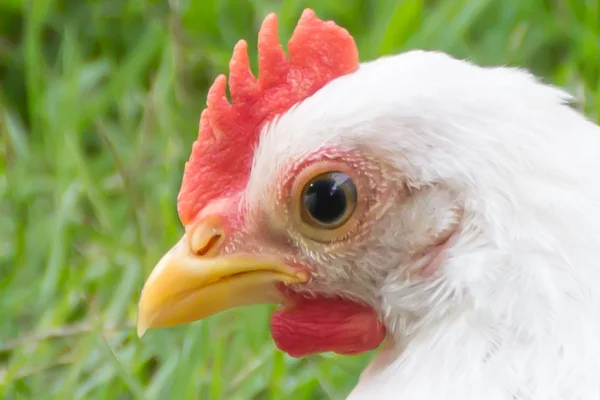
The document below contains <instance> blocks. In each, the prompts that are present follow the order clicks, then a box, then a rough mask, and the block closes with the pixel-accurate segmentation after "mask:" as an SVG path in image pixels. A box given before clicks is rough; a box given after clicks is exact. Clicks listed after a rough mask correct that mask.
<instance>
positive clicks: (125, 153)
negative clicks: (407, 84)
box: [0, 0, 600, 400]
mask: <svg viewBox="0 0 600 400" xmlns="http://www.w3.org/2000/svg"><path fill="white" fill-rule="evenodd" d="M304 7H312V8H314V9H315V10H316V11H317V13H318V15H319V16H320V17H322V18H326V19H335V20H336V21H337V22H338V23H339V24H341V25H343V26H345V27H347V28H348V29H349V30H350V31H351V33H352V34H353V35H354V36H355V38H356V39H357V42H358V44H359V48H360V50H361V58H362V60H368V59H372V58H375V57H377V56H379V55H381V54H389V53H395V52H399V51H402V50H406V49H409V48H417V47H419V48H426V49H439V50H444V51H447V52H449V53H451V54H453V55H455V56H458V57H464V58H469V59H471V60H473V61H475V62H478V63H481V64H485V65H491V64H510V65H515V66H521V67H526V68H529V69H532V70H533V71H534V72H535V73H537V74H539V75H541V76H542V77H543V78H544V79H545V80H546V81H548V82H553V83H555V84H558V85H560V86H563V87H566V88H567V89H568V90H570V91H571V92H572V93H574V94H575V95H576V96H577V98H578V99H579V101H580V106H581V109H582V110H584V112H585V113H586V114H587V115H588V116H589V117H590V118H591V119H593V120H594V121H600V90H599V86H600V85H599V83H600V62H599V60H600V0H503V1H496V0H494V1H492V0H455V1H450V0H448V1H436V0H405V1H391V0H378V1H370V0H362V1H359V0H345V1H344V2H342V1H338V0H314V1H300V0H284V1H267V0H260V1H258V0H257V1H242V0H239V1H234V0H187V1H171V2H170V4H169V3H167V2H166V1H158V0H155V1H142V0H62V1H60V0H31V1H24V0H0V138H1V141H2V143H1V145H0V149H1V150H0V151H1V153H0V154H1V160H2V163H0V200H1V203H0V221H1V222H0V321H1V322H0V398H3V399H30V398H40V399H41V398H43V399H53V398H56V399H84V398H85V399H166V398H171V399H184V398H186V399H290V400H292V399H323V398H325V399H327V398H331V399H341V398H343V396H344V395H345V394H347V393H348V392H349V390H350V389H351V387H352V385H353V384H354V382H355V380H356V378H357V376H358V374H359V373H360V370H361V368H362V367H363V366H364V365H365V363H366V362H367V361H368V359H369V358H370V357H371V356H372V355H370V354H367V355H363V356H358V357H339V356H334V355H330V354H325V355H320V356H314V357H309V358H306V359H301V360H297V359H292V358H289V357H287V356H285V355H283V354H282V353H280V352H278V351H276V349H275V347H274V345H273V343H272V341H271V339H270V335H269V332H268V319H269V314H270V312H271V311H272V308H271V307H266V306H264V307H263V306H260V307H259V306H256V307H252V308H246V309H239V310H232V311H229V312H226V313H223V314H221V315H218V316H215V317H213V318H210V319H208V320H206V321H203V322H197V323H194V324H191V325H188V326H183V327H177V328H172V329H164V330H157V331H151V332H149V333H148V334H147V336H145V337H144V338H143V340H140V339H138V338H137V336H136V334H135V329H134V327H133V325H134V321H135V318H136V305H137V299H138V296H139V292H140V289H141V286H142V284H143V282H144V279H145V277H146V276H147V275H148V274H149V272H150V270H151V268H152V267H153V265H154V263H155V262H156V261H157V260H158V258H159V257H160V256H161V255H162V253H163V252H164V251H165V250H167V249H168V248H169V247H170V246H171V245H172V244H173V243H174V241H175V240H176V239H177V238H178V237H179V236H180V235H181V233H182V228H181V225H180V223H179V221H178V218H177V214H176V209H175V199H176V194H177V191H178V189H179V184H180V182H181V174H182V168H183V164H184V162H185V160H186V158H187V156H188V155H189V151H190V144H191V143H192V141H193V140H194V139H195V136H196V132H197V123H198V117H199V114H200V111H201V110H202V107H203V105H204V100H205V93H206V89H207V85H208V84H209V83H210V82H211V81H212V79H214V77H215V76H216V75H217V74H218V73H221V72H225V71H226V67H227V62H228V59H229V55H230V52H231V49H232V47H233V45H234V43H235V42H236V41H237V40H238V39H239V38H246V39H247V40H248V41H249V43H250V45H251V46H252V47H253V46H254V45H255V43H256V33H257V29H258V27H259V24H260V22H261V20H262V18H263V17H264V16H265V15H266V14H267V13H268V12H270V11H276V12H277V13H278V14H279V15H280V23H281V37H282V38H284V39H287V38H288V37H289V34H290V32H291V30H292V28H293V26H294V23H295V21H296V20H297V18H298V16H299V14H300V12H301V10H302V9H303V8H304ZM252 56H253V58H252V59H253V60H254V62H255V61H256V57H255V54H253V55H252ZM565 134H568V132H565Z"/></svg>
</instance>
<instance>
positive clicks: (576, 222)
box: [138, 10, 600, 400]
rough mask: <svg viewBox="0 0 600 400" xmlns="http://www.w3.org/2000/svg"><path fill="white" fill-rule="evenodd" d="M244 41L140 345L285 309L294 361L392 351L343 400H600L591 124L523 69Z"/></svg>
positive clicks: (325, 25)
mask: <svg viewBox="0 0 600 400" xmlns="http://www.w3.org/2000/svg"><path fill="white" fill-rule="evenodd" d="M277 38H278V34H277V19H276V16H275V15H269V16H267V17H266V19H265V20H264V22H263V25H262V27H261V29H260V33H259V39H258V53H259V64H260V71H259V76H258V78H257V79H256V78H254V76H253V74H252V72H251V71H250V68H249V63H248V56H247V46H246V43H245V42H244V41H240V42H239V43H238V44H237V45H236V46H235V48H234V50H233V56H232V58H231V63H230V76H229V89H230V92H231V99H232V100H231V102H229V101H228V100H227V97H226V95H225V90H226V78H225V76H219V77H218V78H217V79H216V81H215V83H214V84H213V86H212V87H211V89H210V91H209V93H208V101H207V104H208V106H207V109H206V110H205V111H204V112H203V113H202V116H201V119H200V127H199V137H198V140H197V141H196V142H195V143H194V145H193V148H192V150H191V156H190V159H189V161H188V162H187V164H186V166H185V172H184V176H183V182H182V187H181V191H180V194H179V197H178V203H177V204H178V212H179V216H180V219H181V222H182V223H183V225H184V227H185V234H184V235H183V237H182V238H181V240H180V241H179V242H178V243H177V244H176V245H175V246H174V247H173V248H172V249H171V250H170V251H169V252H168V253H167V254H166V255H165V256H164V257H163V258H162V259H161V260H160V261H159V262H158V264H157V266H156V267H155V269H154V270H153V272H152V273H151V275H150V276H149V278H148V280H147V282H146V283H145V286H144V289H143V291H142V294H141V298H140V303H139V320H138V332H139V334H140V335H141V334H143V333H144V332H145V331H146V330H147V329H149V328H159V327H167V326H172V325H176V324H183V323H189V322H192V321H196V320H199V319H202V318H206V317H209V316H210V315H213V314H215V313H218V312H220V311H222V310H225V309H229V308H232V307H236V306H241V305H249V304H260V303H279V304H282V306H281V307H280V308H279V309H278V311H276V312H275V314H274V315H273V317H272V320H271V332H272V336H273V338H274V341H275V343H276V345H277V346H278V347H279V348H280V349H281V350H283V351H284V352H287V353H288V354H290V355H292V356H295V357H300V356H304V355H307V354H313V353H319V352H328V351H332V352H336V353H339V354H356V353H361V352H365V351H367V350H373V349H376V348H380V351H379V353H378V355H377V356H376V358H375V359H374V360H373V361H372V363H371V364H370V365H369V366H368V367H367V369H366V370H365V371H364V372H363V374H362V376H361V378H360V380H359V382H358V383H357V385H356V387H355V389H354V390H353V392H352V393H351V394H350V397H349V398H350V399H353V400H363V399H378V400H384V399H407V400H408V399H411V400H412V399H433V400H437V399H445V400H458V399H460V400H465V399H478V400H479V399H487V400H509V399H510V400H559V399H561V400H565V399H568V400H597V399H600V340H599V339H598V338H600V290H599V288H600V265H599V261H600V235H599V234H598V229H599V228H600V178H599V175H600V128H599V127H598V126H597V125H595V124H594V123H592V122H591V121H588V120H587V119H586V118H585V117H583V116H582V115H580V113H579V112H577V111H576V110H574V109H573V108H571V107H570V106H569V103H570V102H571V98H570V97H569V95H568V94H566V93H565V92H563V91H562V90H560V89H557V88H554V87H551V86H549V85H546V84H544V83H542V82H541V81H539V80H538V79H536V78H535V77H534V76H532V75H531V74H530V73H528V72H527V71H523V70H519V69H513V68H508V67H486V68H484V67H480V66H477V65H474V64H472V63H469V62H466V61H462V60H457V59H455V58H452V57H451V56H449V55H446V54H443V53H440V52H426V51H417V50H414V51H409V52H406V53H402V54H399V55H394V56H386V57H382V58H379V59H377V60H374V61H370V62H365V63H362V64H359V57H358V51H357V48H356V44H355V42H354V40H353V38H352V37H351V35H350V34H349V33H348V32H347V31H346V30H344V29H343V28H341V27H338V26H337V25H335V24H334V23H333V22H323V21H321V20H319V19H318V18H317V17H316V16H315V14H314V13H313V12H312V11H311V10H305V12H304V13H303V14H302V16H301V18H300V20H299V22H298V25H297V27H296V29H295V31H294V34H293V36H292V38H291V39H290V41H289V46H288V48H289V57H286V55H285V54H284V52H283V50H282V46H281V45H280V44H279V41H278V39H277Z"/></svg>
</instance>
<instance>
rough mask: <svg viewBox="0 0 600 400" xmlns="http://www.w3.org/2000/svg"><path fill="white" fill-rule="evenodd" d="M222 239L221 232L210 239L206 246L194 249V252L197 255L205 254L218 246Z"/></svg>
mask: <svg viewBox="0 0 600 400" xmlns="http://www.w3.org/2000/svg"><path fill="white" fill-rule="evenodd" d="M220 241H221V235H219V234H217V235H214V236H213V237H211V238H210V239H208V242H207V243H206V245H205V246H204V247H200V248H197V249H194V254H196V255H197V256H205V255H207V254H208V253H209V252H210V251H211V250H212V249H216V248H218V244H219V242H220Z"/></svg>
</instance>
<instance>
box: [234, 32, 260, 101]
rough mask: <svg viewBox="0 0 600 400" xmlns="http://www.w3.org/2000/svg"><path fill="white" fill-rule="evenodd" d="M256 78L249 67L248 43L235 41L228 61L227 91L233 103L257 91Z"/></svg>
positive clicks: (243, 99)
mask: <svg viewBox="0 0 600 400" xmlns="http://www.w3.org/2000/svg"><path fill="white" fill-rule="evenodd" d="M257 89H258V85H257V82H256V78H255V77H254V74H253V73H252V70H251V69H250V60H249V58H248V44H247V43H246V41H245V40H240V41H239V42H237V44H236V45H235V47H234V48H233V54H232V56H231V60H230V61H229V91H230V92H231V100H232V102H233V104H236V103H239V102H243V101H245V100H246V99H248V98H249V96H251V95H253V94H255V93H256V92H257Z"/></svg>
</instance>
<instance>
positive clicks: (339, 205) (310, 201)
mask: <svg viewBox="0 0 600 400" xmlns="http://www.w3.org/2000/svg"><path fill="white" fill-rule="evenodd" d="M344 185H345V186H346V189H348V186H351V187H352V188H354V185H352V182H351V181H350V178H349V177H348V175H346V174H343V173H335V172H334V173H328V174H324V175H322V176H320V177H317V178H315V179H314V180H313V181H312V182H310V183H309V184H308V186H307V188H306V190H305V192H304V207H305V210H306V212H307V213H308V214H309V215H310V216H311V217H312V218H313V219H314V220H316V221H318V222H320V223H322V224H332V223H335V222H337V221H339V220H340V219H341V218H342V217H343V216H344V214H345V213H346V208H347V207H348V199H347V192H346V190H344Z"/></svg>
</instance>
